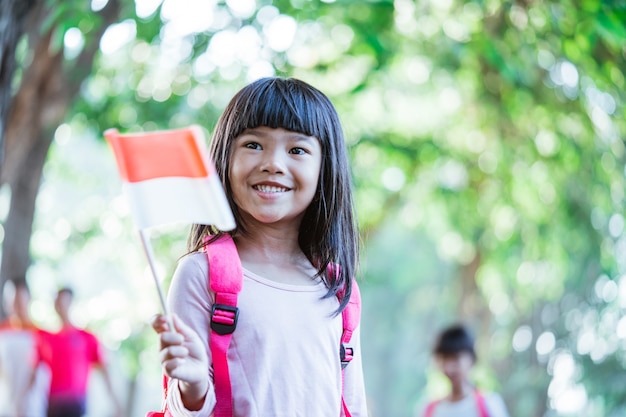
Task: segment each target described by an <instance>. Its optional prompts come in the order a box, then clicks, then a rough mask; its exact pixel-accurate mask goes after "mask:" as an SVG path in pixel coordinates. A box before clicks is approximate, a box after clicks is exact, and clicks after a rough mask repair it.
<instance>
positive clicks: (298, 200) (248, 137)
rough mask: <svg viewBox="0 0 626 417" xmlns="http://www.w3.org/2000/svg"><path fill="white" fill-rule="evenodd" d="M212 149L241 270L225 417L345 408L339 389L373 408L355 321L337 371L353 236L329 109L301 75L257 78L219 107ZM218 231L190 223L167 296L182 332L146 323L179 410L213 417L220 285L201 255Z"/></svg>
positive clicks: (343, 164) (340, 146) (338, 136)
mask: <svg viewBox="0 0 626 417" xmlns="http://www.w3.org/2000/svg"><path fill="white" fill-rule="evenodd" d="M210 155H211V158H212V160H213V161H214V163H215V165H216V169H217V172H218V174H219V176H220V178H221V180H222V184H223V186H224V190H225V191H226V194H227V197H228V200H229V203H230V206H231V208H232V210H233V214H234V216H235V219H236V223H237V228H236V230H234V231H233V232H231V233H230V234H231V235H232V238H233V240H234V242H235V245H236V247H237V252H238V253H239V257H240V259H241V263H242V266H243V275H244V278H243V288H242V291H241V293H240V295H239V302H238V307H239V310H240V314H239V321H238V324H237V329H236V330H235V332H234V333H233V336H232V341H231V343H230V347H229V350H228V365H229V368H230V382H231V386H232V397H233V415H234V416H241V417H243V416H245V417H257V416H266V417H270V416H272V417H279V416H285V417H287V416H289V417H295V416H303V417H304V416H310V417H322V416H328V417H330V416H332V417H339V416H340V415H344V412H343V407H342V394H343V397H344V400H345V404H346V405H347V409H348V410H349V412H350V414H351V415H352V416H353V417H357V416H358V417H360V416H367V410H366V401H365V390H364V384H363V373H362V366H361V357H360V342H359V330H358V328H357V329H356V331H355V333H354V335H353V337H352V341H351V345H352V346H353V347H354V358H353V360H352V361H351V362H350V364H349V365H348V366H347V367H346V368H345V370H344V376H343V378H342V369H341V359H340V352H339V346H340V339H341V334H342V316H341V314H340V312H341V311H342V309H343V308H345V306H346V305H347V303H348V300H349V297H350V294H351V292H352V288H353V285H352V283H353V281H352V280H353V277H354V274H355V271H356V266H357V260H358V259H357V257H358V256H357V255H358V253H357V252H358V236H357V228H356V224H355V218H354V213H353V203H352V190H351V180H350V171H349V167H348V157H347V153H346V146H345V143H344V137H343V133H342V129H341V125H340V122H339V118H338V116H337V113H336V111H335V109H334V107H333V105H332V104H331V102H330V101H329V99H328V98H327V97H326V96H325V95H324V94H322V93H321V92H320V91H318V90H317V89H315V88H314V87H312V86H310V85H308V84H306V83H304V82H302V81H299V80H296V79H282V78H265V79H261V80H258V81H256V82H253V83H252V84H250V85H248V86H246V87H244V88H243V89H242V90H241V91H239V92H238V93H237V94H236V95H235V96H234V97H233V99H232V100H231V102H230V103H229V104H228V106H227V107H226V110H225V111H224V113H223V115H222V116H221V117H220V119H219V121H218V123H217V126H216V128H215V131H214V134H213V139H212V141H211V147H210ZM215 234H219V233H218V231H217V230H215V229H214V228H213V227H211V226H207V225H194V226H193V227H192V230H191V232H190V235H189V242H188V243H189V251H190V253H189V254H188V255H187V256H185V257H183V258H182V259H181V261H180V262H179V265H178V267H177V269H176V272H175V273H174V277H173V280H172V284H171V287H170V290H169V296H168V303H169V305H170V308H171V311H172V313H173V318H174V326H175V327H176V331H177V332H170V331H169V330H168V326H167V323H166V320H165V318H164V317H163V316H158V317H157V318H156V319H155V320H154V322H153V327H154V328H155V330H156V331H157V332H158V333H159V334H160V345H161V353H160V358H161V363H162V366H163V369H164V372H165V374H166V375H167V376H169V377H170V380H169V381H170V382H169V386H168V393H167V406H168V408H169V411H170V413H172V415H174V416H209V415H211V413H212V412H213V410H214V407H215V404H216V395H215V385H214V380H213V378H212V376H213V371H212V360H211V353H210V350H209V347H208V341H209V337H210V329H209V327H210V312H211V307H212V304H213V303H214V294H213V293H212V292H211V291H210V290H209V288H208V284H207V276H208V269H209V268H210V265H208V263H207V257H206V255H205V254H203V253H202V252H201V250H202V248H203V246H205V245H206V242H207V236H213V235H215ZM333 271H336V272H333ZM342 292H344V294H343V296H342V297H337V294H338V293H339V294H341V293H342ZM342 381H343V382H342ZM342 385H343V386H342Z"/></svg>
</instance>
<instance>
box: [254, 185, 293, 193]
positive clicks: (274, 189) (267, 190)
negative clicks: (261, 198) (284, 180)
mask: <svg viewBox="0 0 626 417" xmlns="http://www.w3.org/2000/svg"><path fill="white" fill-rule="evenodd" d="M255 188H256V189H257V190H259V191H261V192H262V193H284V192H285V191H287V189H286V188H283V187H275V186H273V185H257V186H256V187H255Z"/></svg>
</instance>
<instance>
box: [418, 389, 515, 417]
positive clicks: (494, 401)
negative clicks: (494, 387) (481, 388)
mask: <svg viewBox="0 0 626 417" xmlns="http://www.w3.org/2000/svg"><path fill="white" fill-rule="evenodd" d="M482 395H483V398H484V399H485V406H486V407H487V413H489V417H509V413H508V412H507V410H506V406H505V405H504V401H503V400H502V397H501V396H500V395H499V394H498V393H495V392H491V393H483V394H482ZM424 412H425V409H424V410H423V411H422V413H421V414H420V416H423V415H424ZM432 417H480V413H479V411H478V405H477V404H476V397H475V396H474V395H473V394H472V395H468V396H466V397H465V398H463V399H462V400H460V401H454V402H451V401H448V400H442V401H440V402H439V403H437V406H435V410H434V411H433V415H432Z"/></svg>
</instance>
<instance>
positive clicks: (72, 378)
mask: <svg viewBox="0 0 626 417" xmlns="http://www.w3.org/2000/svg"><path fill="white" fill-rule="evenodd" d="M73 297H74V294H73V291H72V290H71V289H70V288H61V289H60V290H59V291H58V293H57V296H56V299H55V302H54V307H55V310H56V312H57V314H58V315H59V318H60V319H61V329H60V330H59V331H58V332H56V333H48V334H47V335H46V340H45V344H44V346H43V350H42V352H41V353H40V355H41V358H40V359H41V360H43V361H44V362H45V363H47V364H48V366H49V367H50V370H51V377H52V378H51V382H50V393H49V400H48V414H47V415H48V417H81V416H83V415H84V414H85V412H86V405H87V388H88V387H87V385H88V382H89V376H90V372H91V370H92V368H95V369H99V370H100V371H101V372H102V375H103V377H104V382H105V385H106V388H107V391H108V393H109V395H110V397H111V400H112V402H113V406H114V409H115V413H116V415H117V416H121V415H123V412H122V406H121V402H120V401H119V399H118V398H117V396H116V394H115V391H114V389H113V385H112V383H111V378H110V376H109V372H108V370H107V366H106V362H105V358H104V354H103V351H102V347H101V345H100V343H99V341H98V339H97V338H96V336H95V335H93V334H92V333H90V332H88V331H86V330H84V329H80V328H78V327H76V326H74V324H73V323H72V321H71V320H70V308H71V305H72V301H73Z"/></svg>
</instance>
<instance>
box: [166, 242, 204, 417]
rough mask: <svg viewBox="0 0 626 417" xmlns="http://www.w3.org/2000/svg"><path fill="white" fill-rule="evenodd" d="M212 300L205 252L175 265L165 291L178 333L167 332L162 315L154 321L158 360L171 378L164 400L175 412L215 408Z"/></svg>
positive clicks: (193, 255) (176, 413)
mask: <svg viewBox="0 0 626 417" xmlns="http://www.w3.org/2000/svg"><path fill="white" fill-rule="evenodd" d="M212 302H213V296H212V295H210V293H209V290H208V264H207V260H206V255H205V254H203V253H195V254H191V255H188V256H185V257H184V258H182V259H181V261H180V263H179V265H178V267H177V268H176V272H175V273H174V277H173V279H172V284H171V286H170V289H169V294H168V304H169V308H170V312H171V314H172V315H173V316H174V326H175V327H176V329H177V333H173V332H169V331H166V330H167V327H168V326H167V324H166V322H165V319H164V318H163V317H161V316H160V317H159V318H157V321H156V322H155V324H156V326H155V329H156V330H157V332H159V333H161V334H160V341H161V363H162V365H163V369H164V372H165V374H166V375H168V376H169V377H170V378H173V379H170V382H169V389H168V398H167V402H168V408H169V409H170V411H171V412H172V414H174V415H195V414H196V413H189V411H197V410H200V412H199V413H197V414H202V415H205V414H207V415H208V414H209V412H210V411H211V410H212V409H213V408H214V407H215V393H214V390H213V382H212V379H211V377H210V373H209V370H210V364H211V353H210V351H209V343H208V342H209V320H210V310H211V304H212ZM159 320H160V321H159Z"/></svg>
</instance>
